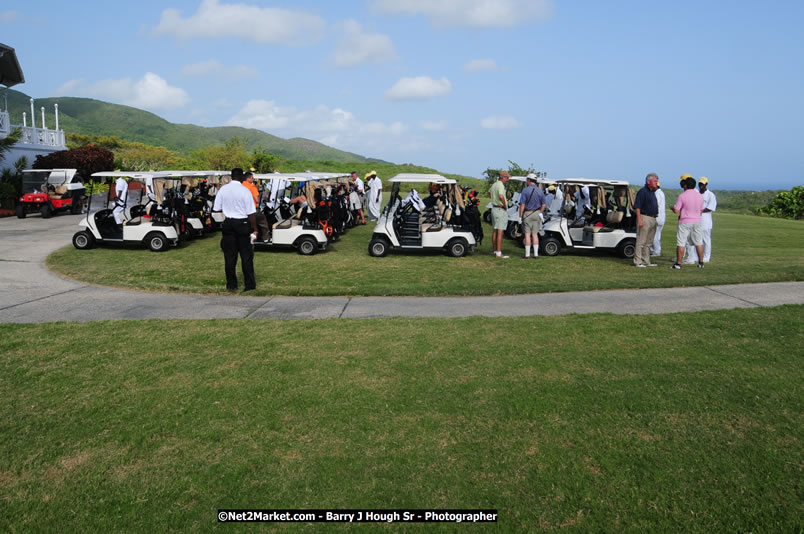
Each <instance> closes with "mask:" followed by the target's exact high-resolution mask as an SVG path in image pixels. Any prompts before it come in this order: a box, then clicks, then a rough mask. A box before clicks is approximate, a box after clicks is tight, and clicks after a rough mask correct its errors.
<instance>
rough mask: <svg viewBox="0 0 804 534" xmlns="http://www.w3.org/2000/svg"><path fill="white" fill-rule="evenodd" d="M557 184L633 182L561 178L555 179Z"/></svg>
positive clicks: (623, 183)
mask: <svg viewBox="0 0 804 534" xmlns="http://www.w3.org/2000/svg"><path fill="white" fill-rule="evenodd" d="M555 183H556V184H568V185H596V186H600V185H604V186H605V185H609V186H615V185H627V186H630V185H631V184H630V183H628V182H626V181H624V180H598V179H596V178H562V179H560V180H556V181H555Z"/></svg>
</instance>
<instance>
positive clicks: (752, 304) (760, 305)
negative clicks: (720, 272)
mask: <svg viewBox="0 0 804 534" xmlns="http://www.w3.org/2000/svg"><path fill="white" fill-rule="evenodd" d="M704 287H705V288H706V289H708V290H709V291H714V292H715V293H718V294H720V295H724V296H726V297H731V298H733V299H737V300H741V301H743V302H745V303H746V304H750V305H751V306H753V307H755V308H761V307H762V304H757V303H756V302H751V301H750V300H746V299H743V298H740V297H735V296H734V295H729V294H728V293H724V292H723V291H718V290H717V289H715V288H714V287H712V286H704Z"/></svg>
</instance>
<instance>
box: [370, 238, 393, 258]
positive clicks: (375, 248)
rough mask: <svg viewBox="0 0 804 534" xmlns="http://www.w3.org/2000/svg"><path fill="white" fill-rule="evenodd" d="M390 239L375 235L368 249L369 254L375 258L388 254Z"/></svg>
mask: <svg viewBox="0 0 804 534" xmlns="http://www.w3.org/2000/svg"><path fill="white" fill-rule="evenodd" d="M389 248H390V247H389V246H388V241H386V240H385V239H383V238H382V237H375V238H373V239H372V240H371V242H370V243H369V247H368V251H369V256H374V257H375V258H383V257H385V256H387V255H388V249H389Z"/></svg>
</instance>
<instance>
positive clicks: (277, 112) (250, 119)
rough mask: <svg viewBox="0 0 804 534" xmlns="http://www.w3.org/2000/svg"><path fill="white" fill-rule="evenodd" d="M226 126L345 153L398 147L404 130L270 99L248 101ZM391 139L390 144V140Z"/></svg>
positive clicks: (400, 125) (339, 112) (341, 111)
mask: <svg viewBox="0 0 804 534" xmlns="http://www.w3.org/2000/svg"><path fill="white" fill-rule="evenodd" d="M227 125H229V126H242V127H244V128H257V129H260V130H271V133H276V134H281V135H283V136H288V137H305V138H307V139H314V140H316V141H319V142H321V143H324V144H326V145H330V146H334V147H337V148H341V149H345V150H354V151H360V152H361V153H367V152H368V151H370V150H371V149H372V147H380V146H385V145H386V144H389V145H395V144H398V142H399V141H398V140H399V137H400V136H402V135H403V134H404V133H405V132H407V130H408V128H407V126H405V125H404V124H403V123H401V122H398V121H397V122H391V123H385V122H379V121H374V122H362V121H361V120H359V119H358V118H357V117H356V116H355V115H354V114H353V113H351V112H350V111H346V110H344V109H341V108H334V109H330V108H328V107H327V106H323V105H321V106H318V107H316V108H314V109H311V110H306V111H305V110H297V109H295V108H293V107H280V106H278V105H277V103H276V102H275V101H273V100H249V101H248V102H247V103H246V104H245V105H244V106H243V108H242V109H241V110H240V111H239V112H238V113H237V114H236V115H235V116H234V117H232V118H231V119H229V121H228V123H227ZM392 140H393V143H391V141H392Z"/></svg>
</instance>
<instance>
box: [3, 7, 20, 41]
mask: <svg viewBox="0 0 804 534" xmlns="http://www.w3.org/2000/svg"><path fill="white" fill-rule="evenodd" d="M21 18H22V17H21V16H20V14H19V12H17V11H0V24H11V23H12V22H16V21H18V20H20V19H21ZM9 46H11V45H9Z"/></svg>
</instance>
